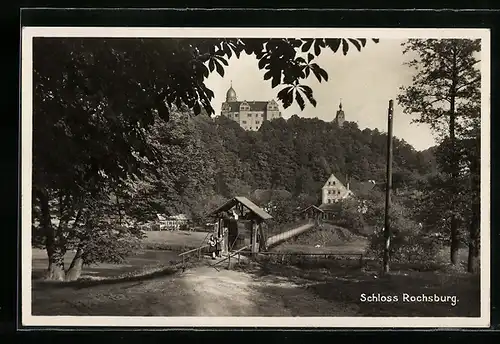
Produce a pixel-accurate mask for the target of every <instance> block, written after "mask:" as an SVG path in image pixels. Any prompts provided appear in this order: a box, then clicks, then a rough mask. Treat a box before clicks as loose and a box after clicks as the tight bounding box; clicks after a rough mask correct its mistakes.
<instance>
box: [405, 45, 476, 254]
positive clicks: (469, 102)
mask: <svg viewBox="0 0 500 344" xmlns="http://www.w3.org/2000/svg"><path fill="white" fill-rule="evenodd" d="M480 43H481V42H480V40H469V39H426V40H422V39H411V40H409V41H408V42H406V43H405V44H404V47H405V48H404V52H405V53H412V54H414V55H415V56H416V57H415V58H414V59H412V60H410V61H409V62H408V65H409V66H410V67H412V68H414V69H415V75H414V77H413V80H412V84H411V85H410V86H405V87H402V89H401V94H400V96H399V97H398V101H399V102H400V104H401V105H402V106H403V108H404V111H405V112H406V113H409V114H416V115H418V118H417V119H416V120H415V121H416V122H420V123H427V124H429V125H430V126H431V128H432V129H433V130H434V132H435V133H436V134H437V136H438V137H439V139H440V144H439V148H438V150H437V152H436V162H437V166H438V168H439V171H440V173H441V174H440V175H437V176H435V178H434V181H431V184H433V185H434V187H433V188H430V189H429V190H428V196H427V200H428V202H426V205H427V209H425V207H424V210H423V212H424V213H427V216H428V217H427V218H426V220H427V222H429V221H433V224H432V227H433V228H435V229H436V230H438V229H439V230H443V229H445V228H446V231H447V232H448V234H449V235H450V239H451V248H450V249H451V252H450V258H451V262H452V264H457V263H458V249H459V246H460V237H461V236H463V235H461V232H462V230H463V228H464V227H469V231H470V230H471V228H475V229H474V230H473V232H474V233H476V232H477V231H478V229H477V228H478V226H479V224H478V223H477V222H478V221H479V217H478V213H477V211H476V210H474V209H476V208H477V206H475V205H474V206H472V204H477V202H478V200H477V199H478V196H477V195H478V194H479V183H474V182H472V181H473V180H476V179H478V178H479V174H478V173H479V170H478V169H475V168H474V166H479V162H478V159H479V154H477V152H478V143H479V139H478V138H479V135H480V134H479V127H480V84H481V73H480V70H479V68H478V64H479V62H480V60H479V57H478V54H479V52H480V49H481V45H480ZM471 167H472V168H471ZM471 195H472V198H471ZM473 195H475V196H473ZM474 197H475V198H474ZM473 199H475V201H473ZM438 209H439V210H438ZM437 214H439V215H437ZM433 215H435V216H433ZM470 221H475V222H476V223H474V224H473V223H471V222H470ZM467 222H468V223H469V225H468V226H467V224H466V223H467ZM476 229H477V230H476ZM477 236H478V235H477V233H476V234H474V235H473V237H474V238H476V239H474V240H473V239H471V240H470V243H469V245H470V250H469V251H470V252H472V251H474V252H476V253H477V252H478V251H477V249H476V248H477V247H476V246H477V244H478V239H477ZM476 256H477V254H476Z"/></svg>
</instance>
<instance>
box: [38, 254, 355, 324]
mask: <svg viewBox="0 0 500 344" xmlns="http://www.w3.org/2000/svg"><path fill="white" fill-rule="evenodd" d="M210 262H212V261H210ZM222 265H224V264H222ZM311 283H312V282H311V281H307V280H300V279H295V278H294V279H293V281H291V280H290V279H287V278H284V277H279V276H275V275H261V274H258V273H257V274H255V273H248V272H243V271H238V270H227V269H226V268H225V267H224V266H221V267H220V268H219V270H216V269H214V268H213V267H211V266H198V267H196V268H192V269H188V270H186V271H184V272H179V273H176V274H174V275H172V276H165V277H158V278H154V279H149V280H143V281H136V282H122V283H116V284H110V285H96V286H88V287H80V288H70V287H66V288H61V289H49V290H44V291H42V290H40V291H37V288H35V290H34V293H33V300H34V303H33V310H34V314H37V315H94V316H116V315H121V316H332V315H333V316H353V315H356V313H357V311H358V309H357V308H356V307H352V305H351V306H346V305H344V304H341V303H336V302H332V301H327V300H325V299H323V298H320V297H318V296H317V294H316V293H313V292H312V291H310V289H308V288H307V285H308V284H311Z"/></svg>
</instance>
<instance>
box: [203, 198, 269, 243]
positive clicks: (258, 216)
mask: <svg viewBox="0 0 500 344" xmlns="http://www.w3.org/2000/svg"><path fill="white" fill-rule="evenodd" d="M209 216H210V217H212V218H214V220H215V221H214V222H215V226H214V232H215V234H216V235H217V236H221V237H222V238H223V244H222V252H223V253H227V252H230V251H234V250H237V249H240V248H242V247H244V246H247V245H249V246H250V247H251V251H252V253H256V252H258V251H259V250H261V249H263V248H264V247H263V246H264V245H263V244H264V243H265V242H266V239H267V236H266V231H265V228H264V227H265V222H266V221H268V220H271V219H272V218H273V217H272V216H271V215H270V214H268V213H267V212H266V211H265V210H264V209H262V208H260V207H259V206H258V205H256V204H255V203H253V202H252V201H250V200H249V199H248V198H246V197H242V196H237V197H234V198H232V199H230V200H228V201H227V202H226V203H224V204H223V205H221V206H220V207H218V208H217V209H215V210H213V211H212V212H210V213H209Z"/></svg>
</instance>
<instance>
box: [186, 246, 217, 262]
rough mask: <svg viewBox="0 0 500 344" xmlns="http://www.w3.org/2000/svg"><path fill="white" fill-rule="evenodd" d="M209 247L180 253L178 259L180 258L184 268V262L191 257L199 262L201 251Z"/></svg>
mask: <svg viewBox="0 0 500 344" xmlns="http://www.w3.org/2000/svg"><path fill="white" fill-rule="evenodd" d="M209 247H210V245H202V246H200V247H197V248H193V249H192V250H189V251H185V252H182V253H180V254H179V257H181V258H182V265H183V266H184V265H185V264H186V261H187V260H189V258H191V257H193V256H194V257H196V258H197V259H198V260H200V259H201V256H202V254H203V250H205V249H208V248H209Z"/></svg>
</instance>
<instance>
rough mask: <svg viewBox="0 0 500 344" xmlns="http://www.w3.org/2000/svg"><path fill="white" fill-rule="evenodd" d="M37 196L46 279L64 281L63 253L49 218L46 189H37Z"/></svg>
mask: <svg viewBox="0 0 500 344" xmlns="http://www.w3.org/2000/svg"><path fill="white" fill-rule="evenodd" d="M36 194H37V198H38V200H39V201H40V210H41V213H42V214H41V215H42V218H41V223H40V224H41V226H42V228H43V232H44V234H45V248H46V250H47V257H48V259H49V266H48V269H47V274H46V279H49V280H53V281H64V275H65V273H64V254H65V252H64V251H63V250H61V249H59V248H58V247H57V245H56V236H55V229H54V227H53V226H52V222H51V219H50V206H49V197H48V194H47V191H46V190H37V192H36Z"/></svg>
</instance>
